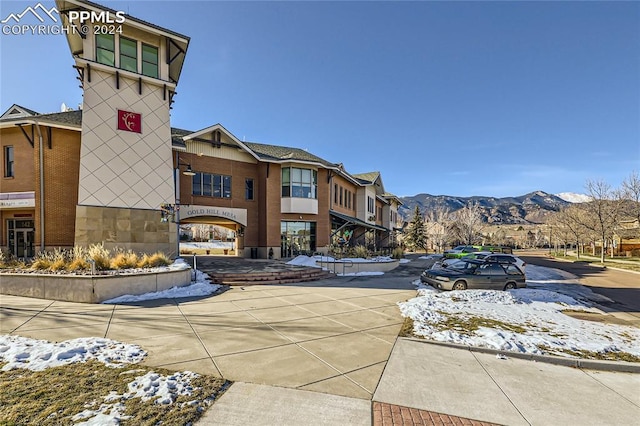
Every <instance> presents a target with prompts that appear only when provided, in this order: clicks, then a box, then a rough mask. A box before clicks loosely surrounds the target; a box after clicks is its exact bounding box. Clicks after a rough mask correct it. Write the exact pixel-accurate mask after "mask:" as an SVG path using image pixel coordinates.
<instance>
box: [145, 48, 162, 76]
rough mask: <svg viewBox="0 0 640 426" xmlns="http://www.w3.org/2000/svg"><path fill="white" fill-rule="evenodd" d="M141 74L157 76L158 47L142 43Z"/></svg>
mask: <svg viewBox="0 0 640 426" xmlns="http://www.w3.org/2000/svg"><path fill="white" fill-rule="evenodd" d="M142 74H143V75H146V76H148V77H154V78H158V48H157V47H154V46H149V45H148V44H144V43H143V44H142Z"/></svg>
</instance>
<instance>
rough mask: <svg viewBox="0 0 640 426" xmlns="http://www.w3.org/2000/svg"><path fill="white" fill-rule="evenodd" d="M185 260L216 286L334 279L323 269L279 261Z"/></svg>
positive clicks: (226, 258) (213, 258)
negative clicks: (204, 274)
mask: <svg viewBox="0 0 640 426" xmlns="http://www.w3.org/2000/svg"><path fill="white" fill-rule="evenodd" d="M185 260H186V261H187V262H188V263H189V264H190V265H191V266H193V263H194V260H195V263H196V269H198V270H199V271H202V272H204V273H206V274H207V275H209V279H210V280H211V283H212V284H220V285H229V286H247V285H269V284H292V283H299V282H308V281H317V280H323V279H327V278H331V277H334V274H332V273H331V272H328V271H325V270H323V269H321V268H312V267H305V266H297V265H289V264H287V263H285V262H282V261H278V260H255V259H242V258H237V257H227V256H197V258H195V259H193V258H192V257H190V256H185Z"/></svg>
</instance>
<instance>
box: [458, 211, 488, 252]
mask: <svg viewBox="0 0 640 426" xmlns="http://www.w3.org/2000/svg"><path fill="white" fill-rule="evenodd" d="M453 220H454V224H453V225H454V226H453V230H454V232H455V233H456V237H457V238H458V239H459V240H460V242H462V244H468V245H471V244H473V243H475V242H476V241H478V239H479V238H480V237H481V235H482V230H483V228H484V224H483V222H482V214H481V211H480V207H479V206H478V205H477V204H471V203H469V204H468V205H467V206H466V207H463V208H462V209H460V210H458V211H457V212H455V213H454V214H453Z"/></svg>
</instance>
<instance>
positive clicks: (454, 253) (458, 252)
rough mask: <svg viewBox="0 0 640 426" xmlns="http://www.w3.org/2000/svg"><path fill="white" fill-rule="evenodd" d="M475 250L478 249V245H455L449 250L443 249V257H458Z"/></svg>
mask: <svg viewBox="0 0 640 426" xmlns="http://www.w3.org/2000/svg"><path fill="white" fill-rule="evenodd" d="M475 251H480V246H457V247H454V248H452V249H451V250H445V252H444V257H446V258H447V259H455V258H458V259H459V258H461V257H464V256H466V255H468V254H469V253H473V252H475Z"/></svg>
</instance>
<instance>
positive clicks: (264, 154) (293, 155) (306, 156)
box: [243, 142, 337, 167]
mask: <svg viewBox="0 0 640 426" xmlns="http://www.w3.org/2000/svg"><path fill="white" fill-rule="evenodd" d="M243 144H244V145H245V146H246V147H247V148H249V149H250V150H251V151H253V152H254V153H255V154H256V155H257V156H258V157H259V158H260V159H261V160H264V161H277V162H281V161H308V162H312V163H319V164H322V165H323V166H326V167H337V165H336V164H334V163H331V162H329V161H327V160H325V159H323V158H320V157H318V156H317V155H313V154H311V153H310V152H307V151H305V150H304V149H300V148H291V147H286V146H278V145H265V144H261V143H256V142H243Z"/></svg>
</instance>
